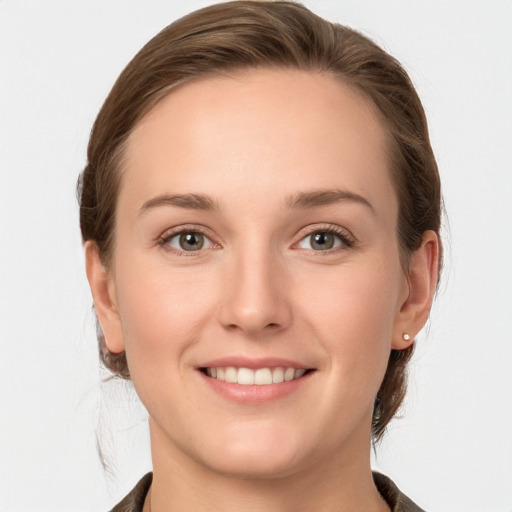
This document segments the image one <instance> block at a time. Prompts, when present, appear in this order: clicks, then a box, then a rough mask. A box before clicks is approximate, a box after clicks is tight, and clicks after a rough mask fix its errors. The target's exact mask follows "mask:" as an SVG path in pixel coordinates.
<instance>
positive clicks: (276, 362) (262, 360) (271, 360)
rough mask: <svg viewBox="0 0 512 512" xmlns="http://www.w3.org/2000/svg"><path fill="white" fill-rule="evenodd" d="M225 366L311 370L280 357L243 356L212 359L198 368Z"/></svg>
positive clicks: (308, 367) (309, 367)
mask: <svg viewBox="0 0 512 512" xmlns="http://www.w3.org/2000/svg"><path fill="white" fill-rule="evenodd" d="M226 366H234V367H235V368H250V369H252V370H256V369H258V368H275V367H283V368H295V369H301V368H304V369H311V368H312V367H311V366H309V365H307V364H304V363H300V362H297V361H293V360H291V359H283V358H281V357H257V358H249V357H244V356H226V357H219V358H217V359H212V360H211V361H206V362H205V363H202V364H200V365H198V368H222V367H226Z"/></svg>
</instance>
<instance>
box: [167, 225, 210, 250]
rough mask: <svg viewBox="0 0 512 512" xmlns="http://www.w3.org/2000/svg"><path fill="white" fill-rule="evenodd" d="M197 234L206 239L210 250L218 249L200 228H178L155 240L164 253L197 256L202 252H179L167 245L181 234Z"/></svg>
mask: <svg viewBox="0 0 512 512" xmlns="http://www.w3.org/2000/svg"><path fill="white" fill-rule="evenodd" d="M192 233H197V234H199V235H203V236H204V237H205V238H206V239H208V240H209V241H210V242H211V244H212V246H213V247H212V248H218V247H220V246H219V244H216V243H215V242H213V241H212V240H211V239H210V237H209V236H208V235H207V234H206V230H204V229H203V228H202V227H201V226H190V227H188V226H180V227H179V228H175V229H173V230H171V231H166V232H164V233H163V234H162V235H160V236H159V237H158V239H157V244H158V245H159V246H160V247H161V248H162V249H164V250H165V251H169V252H172V253H173V254H176V255H178V256H197V253H201V252H203V251H202V250H198V251H181V250H179V249H176V248H175V247H171V246H170V245H169V242H170V241H171V240H172V239H173V238H174V237H176V236H178V235H183V234H192Z"/></svg>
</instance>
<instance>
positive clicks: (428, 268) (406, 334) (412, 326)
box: [391, 231, 439, 350]
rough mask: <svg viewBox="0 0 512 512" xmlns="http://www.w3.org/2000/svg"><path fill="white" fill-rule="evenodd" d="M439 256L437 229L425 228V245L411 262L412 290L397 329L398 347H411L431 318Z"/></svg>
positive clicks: (401, 312) (395, 326) (394, 346)
mask: <svg viewBox="0 0 512 512" xmlns="http://www.w3.org/2000/svg"><path fill="white" fill-rule="evenodd" d="M438 259H439V238H438V236H437V234H436V233H435V232H434V231H425V233H423V238H422V242H421V246H420V247H419V249H418V250H416V251H415V252H414V253H412V255H411V258H410V261H409V267H408V270H407V272H408V274H407V284H408V293H407V296H406V299H405V301H404V302H403V303H402V305H401V308H400V311H399V313H398V315H397V318H396V320H395V325H394V330H393V340H392V344H391V346H392V348H394V349H395V350H403V349H405V348H407V347H409V346H410V345H411V344H412V343H413V341H414V338H415V336H416V335H417V334H418V333H419V332H420V330H421V329H422V328H423V326H424V325H425V322H426V321H427V319H428V315H429V313H430V307H431V306H432V300H433V299H434V292H435V290H436V285H437V278H438V274H439V262H438Z"/></svg>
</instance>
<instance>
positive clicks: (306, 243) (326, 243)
mask: <svg viewBox="0 0 512 512" xmlns="http://www.w3.org/2000/svg"><path fill="white" fill-rule="evenodd" d="M297 245H298V247H300V248H301V249H309V250H313V251H329V250H332V249H337V248H338V247H342V246H346V247H350V246H351V245H352V240H350V239H349V238H348V237H347V236H346V235H344V234H341V233H337V232H335V231H329V230H323V231H314V232H313V233H310V234H309V235H308V236H306V237H304V238H303V239H302V240H301V241H300V242H299V243H298V244H297Z"/></svg>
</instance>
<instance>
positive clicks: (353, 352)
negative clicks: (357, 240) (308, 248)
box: [296, 259, 403, 391]
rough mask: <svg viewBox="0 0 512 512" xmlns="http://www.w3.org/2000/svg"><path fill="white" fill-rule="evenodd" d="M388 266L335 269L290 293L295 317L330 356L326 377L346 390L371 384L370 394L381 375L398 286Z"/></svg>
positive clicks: (373, 264) (380, 263)
mask: <svg viewBox="0 0 512 512" xmlns="http://www.w3.org/2000/svg"><path fill="white" fill-rule="evenodd" d="M397 261H398V260H397ZM393 262H394V260H392V262H387V261H384V260H383V261H381V260H379V259H375V260H373V261H372V260H369V263H368V264H367V265H359V266H355V265H354V266H350V267H349V266H347V267H346V268H343V267H341V268H340V269H337V270H336V271H334V272H329V274H328V275H325V277H324V278H323V279H322V278H321V279H320V280H319V279H318V278H317V279H315V280H314V282H313V281H310V282H307V281H306V282H305V283H304V285H305V286H304V289H303V290H301V291H298V290H297V292H296V295H297V296H298V297H303V300H302V306H301V309H302V313H301V316H302V317H303V318H305V319H307V322H308V323H309V324H310V326H311V328H312V329H314V330H315V331H316V333H317V338H318V340H320V342H321V343H322V344H323V348H324V350H325V352H326V353H328V354H329V356H330V362H331V365H332V367H333V370H334V371H333V372H332V375H334V376H338V377H339V378H340V379H341V378H345V379H346V381H347V383H346V385H347V386H349V385H350V386H354V388H359V389H364V388H368V385H369V384H370V383H371V384H372V387H373V388H375V391H376V390H377V389H378V387H379V386H380V383H381V381H382V378H383V376H384V373H385V370H386V366H387V362H388V358H389V353H390V350H391V342H392V334H393V326H394V321H395V319H396V317H397V314H398V313H399V310H400V299H399V297H400V290H401V289H402V282H403V276H402V274H401V270H400V268H399V265H398V263H397V264H394V263H393ZM321 283H323V286H319V285H320V284H321ZM306 289H308V290H309V293H306ZM311 290H315V293H312V292H311ZM349 381H350V382H349ZM363 384H364V385H363Z"/></svg>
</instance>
